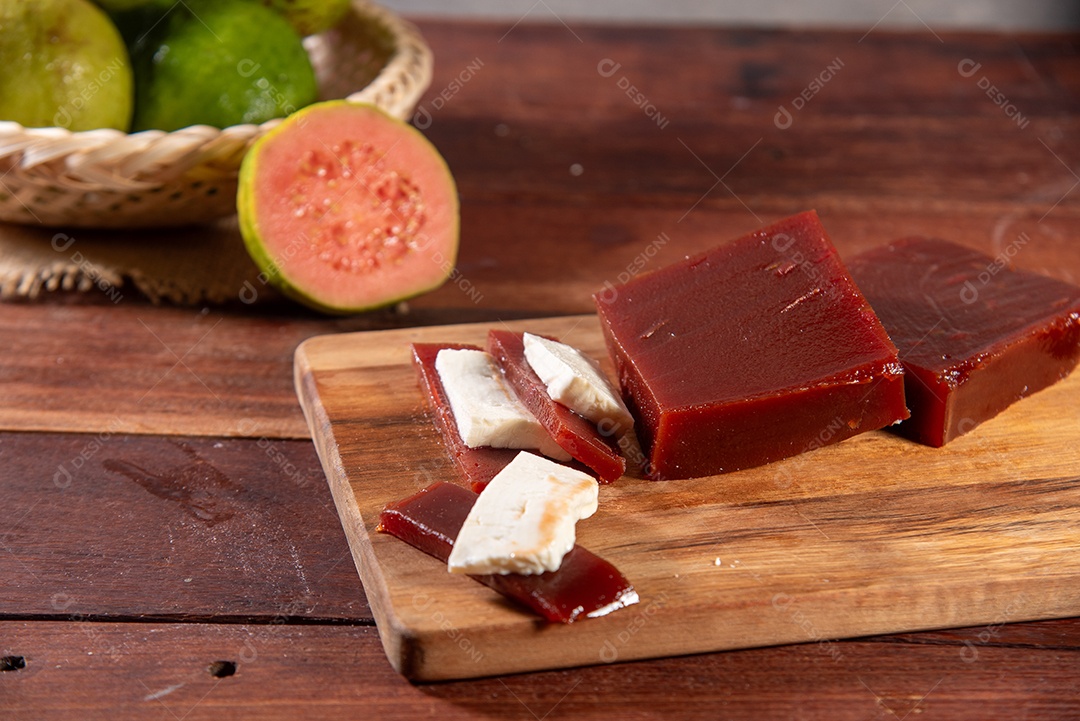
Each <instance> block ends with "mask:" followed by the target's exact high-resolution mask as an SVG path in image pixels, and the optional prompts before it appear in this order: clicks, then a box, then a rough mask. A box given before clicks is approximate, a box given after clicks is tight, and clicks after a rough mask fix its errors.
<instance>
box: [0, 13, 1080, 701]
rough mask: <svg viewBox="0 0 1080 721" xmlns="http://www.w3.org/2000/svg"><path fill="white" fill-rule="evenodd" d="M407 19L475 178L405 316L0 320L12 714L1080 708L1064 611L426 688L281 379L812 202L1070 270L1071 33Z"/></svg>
mask: <svg viewBox="0 0 1080 721" xmlns="http://www.w3.org/2000/svg"><path fill="white" fill-rule="evenodd" d="M540 11H541V10H540V9H537V10H536V13H537V14H539V13H540ZM421 29H422V30H423V32H424V33H425V35H426V37H427V38H428V40H429V42H430V43H431V45H432V47H433V49H434V51H435V57H436V58H437V68H436V74H435V79H434V82H433V84H432V88H431V90H430V91H429V93H428V94H427V96H426V97H425V99H424V101H423V105H422V107H423V111H424V112H422V113H421V115H420V116H418V118H417V122H418V124H420V125H421V126H422V127H424V128H425V132H426V133H427V134H428V136H429V137H430V138H431V139H432V141H433V142H434V143H435V144H436V145H437V146H438V147H439V148H440V149H441V150H442V152H443V153H444V154H445V156H446V158H447V161H448V162H449V164H450V166H451V168H452V169H453V171H454V173H455V175H456V177H457V179H458V183H459V186H460V191H461V197H462V216H463V217H462V230H463V245H462V251H461V257H460V261H459V264H458V270H459V275H458V276H457V277H456V279H455V280H454V281H453V282H451V283H448V284H447V285H445V286H444V287H443V288H441V289H440V290H438V291H437V292H435V293H432V294H430V295H428V296H426V297H424V298H421V299H417V300H415V301H413V302H412V303H410V304H409V311H408V312H407V313H393V312H385V313H377V314H372V315H368V316H364V317H358V318H348V319H326V318H321V317H317V316H315V315H312V314H309V313H306V312H304V311H303V310H300V309H297V308H295V307H293V306H291V305H289V304H288V303H286V302H284V301H280V302H272V303H269V304H262V305H256V306H253V307H248V306H245V305H243V304H240V303H237V304H236V305H235V306H234V307H224V308H223V307H211V308H196V309H188V308H177V307H155V306H152V305H150V304H148V303H145V302H142V301H140V300H138V299H137V298H136V297H135V294H134V293H126V294H125V297H124V299H123V300H122V302H120V303H118V304H114V303H113V302H111V300H110V299H109V298H108V297H105V295H104V294H102V293H98V292H96V291H95V292H90V293H87V294H83V295H74V294H68V295H61V296H54V297H50V298H47V299H43V300H39V301H36V302H22V303H6V304H4V305H2V306H0V337H2V338H3V341H4V350H5V351H6V352H5V353H4V354H3V356H2V358H0V388H2V391H0V420H2V422H3V425H2V428H3V432H2V433H0V489H2V492H3V498H4V505H5V507H6V510H5V512H4V513H3V516H2V521H0V579H3V580H2V586H0V587H2V589H3V591H2V593H0V656H2V661H0V669H3V670H2V671H0V710H3V711H6V712H8V714H7V715H8V716H9V717H11V718H35V719H37V718H80V719H91V718H116V717H136V716H137V717H148V718H164V719H168V718H176V719H181V718H183V719H203V718H240V717H259V718H294V717H296V716H299V715H301V714H302V715H303V717H304V718H309V719H310V718H346V717H350V718H353V717H355V718H373V717H381V718H401V719H412V718H420V717H424V718H427V717H438V718H444V719H449V718H466V717H469V718H472V717H506V718H523V719H528V718H536V719H548V718H550V719H556V718H575V719H576V718H683V717H686V718H698V717H701V718H715V717H717V716H720V715H723V716H725V717H732V718H755V719H756V718H766V717H770V716H775V717H780V718H827V719H848V718H851V719H871V718H893V717H895V718H898V719H901V718H907V717H909V716H910V717H911V718H922V719H930V718H935V719H937V718H940V719H958V718H973V719H974V718H987V717H990V716H994V717H1000V718H1035V717H1038V718H1077V717H1078V716H1080V675H1078V673H1077V669H1078V668H1080V619H1067V620H1057V621H1044V622H1029V623H1010V622H1016V621H1023V620H1024V619H1018V618H1009V617H1003V618H1001V619H1000V623H994V624H991V625H989V626H985V627H979V628H967V629H956V630H948V631H934V632H923V633H908V634H900V635H892V636H884V637H876V638H865V639H858V640H850V641H842V642H839V643H836V644H832V645H829V646H825V645H823V644H816V643H807V644H804V645H796V646H786V647H780V648H766V649H757V650H748V651H738V652H730V653H717V654H709V655H702V656H692V657H682V658H671V659H664V660H656V661H648V662H637V663H627V664H614V665H606V666H595V667H590V668H581V669H571V670H564V671H553V672H544V673H535V674H528V675H519V676H509V677H503V678H489V679H483V680H476V681H466V682H456V683H442V684H434V685H411V684H409V683H408V682H407V681H405V680H403V679H402V678H401V677H399V676H397V675H396V674H395V673H394V672H393V671H392V670H391V668H390V666H389V665H388V663H387V662H386V659H385V657H384V655H383V651H382V648H381V646H380V643H379V639H378V634H377V631H376V629H375V627H374V623H373V620H372V616H371V614H370V612H369V609H368V606H367V603H366V600H365V597H364V591H363V588H362V587H361V584H360V582H359V580H358V578H357V575H356V571H355V569H354V567H353V563H352V560H351V558H350V556H349V551H348V548H347V546H346V543H345V536H344V534H343V533H342V529H341V526H340V523H339V521H338V518H337V515H336V513H335V511H334V508H333V504H332V502H331V499H330V495H329V493H328V490H327V487H326V482H325V479H324V477H323V474H322V471H321V469H320V467H319V463H318V460H317V458H316V455H315V450H314V448H313V446H312V444H311V442H310V440H308V438H307V429H306V427H305V425H304V422H303V418H302V416H301V413H300V410H299V407H298V404H297V402H296V398H295V395H294V392H293V388H292V377H291V364H292V353H293V350H294V348H295V347H296V345H297V344H298V343H299V342H300V341H301V340H303V339H305V338H307V337H310V336H313V335H316V334H321V333H333V332H341V331H350V330H365V329H373V328H387V327H398V326H407V325H431V324H443V323H457V322H465V321H492V320H495V319H507V318H525V317H533V316H551V315H564V314H571V313H580V312H589V311H590V310H591V306H590V300H589V294H590V293H591V292H592V291H594V290H596V289H598V288H600V287H602V285H603V283H604V282H605V281H611V282H617V281H618V280H619V278H620V276H624V275H626V274H633V273H636V272H639V271H640V270H641V269H643V268H647V267H655V266H658V265H660V264H662V263H664V262H667V261H670V260H672V259H675V258H678V257H680V256H682V255H683V254H685V253H688V252H691V251H695V250H699V249H702V248H705V247H708V246H710V245H712V244H715V243H717V242H720V241H722V240H725V239H728V238H732V237H735V236H737V235H739V234H741V233H743V232H745V231H748V230H751V229H753V228H755V227H756V226H758V225H759V224H761V223H763V222H768V221H771V220H775V219H777V218H779V217H782V216H785V215H789V214H792V213H795V212H797V211H800V210H803V209H806V208H811V207H813V208H817V210H818V211H819V212H820V214H821V216H822V218H823V220H824V222H825V224H826V226H827V227H828V228H829V230H830V232H831V234H832V236H833V239H834V241H835V242H836V244H837V246H838V247H839V248H840V250H841V253H842V254H851V253H854V252H857V251H859V250H861V249H864V248H867V247H870V246H872V245H874V244H877V243H880V242H883V241H886V240H889V239H892V238H894V237H898V236H903V235H908V234H934V235H940V236H943V237H948V238H951V239H954V240H957V241H960V242H963V243H966V244H969V245H974V246H982V247H985V248H986V249H987V250H988V251H989V252H990V253H991V254H994V255H997V254H1007V255H1009V256H1010V257H1011V260H1012V261H1013V262H1014V263H1015V264H1016V265H1017V266H1020V267H1024V268H1030V269H1035V270H1038V271H1042V272H1045V273H1047V274H1049V275H1053V276H1056V277H1059V278H1063V279H1067V280H1071V281H1073V282H1078V281H1080V243H1078V242H1077V240H1078V238H1077V232H1078V228H1080V225H1078V223H1080V190H1077V186H1078V184H1080V176H1078V172H1080V141H1078V138H1080V112H1078V111H1080V55H1078V52H1080V51H1078V47H1080V37H1078V36H1076V35H1069V36H1060V35H1059V36H1055V35H1020V36H1013V35H996V34H973V35H972V34H953V33H945V32H940V31H935V30H934V29H931V28H926V29H920V30H919V31H918V32H905V33H899V34H893V33H888V32H885V31H883V30H882V29H880V28H878V27H875V28H871V29H868V30H867V31H862V32H773V31H758V30H749V29H738V30H733V29H693V30H689V29H655V28H621V27H605V26H586V25H576V24H571V25H570V26H567V25H565V24H563V23H561V22H555V21H554V20H552V22H551V23H550V24H546V25H532V24H527V23H525V24H519V25H514V26H512V27H511V26H510V25H509V24H479V23H442V22H440V23H435V22H426V23H422V24H421ZM864 32H865V34H864ZM147 241H148V242H153V234H152V233H150V234H147ZM1072 450H1075V449H1072Z"/></svg>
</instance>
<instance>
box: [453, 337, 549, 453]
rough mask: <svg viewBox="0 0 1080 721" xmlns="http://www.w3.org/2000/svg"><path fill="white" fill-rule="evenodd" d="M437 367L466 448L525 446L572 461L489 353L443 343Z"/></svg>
mask: <svg viewBox="0 0 1080 721" xmlns="http://www.w3.org/2000/svg"><path fill="white" fill-rule="evenodd" d="M435 370H436V372H438V374H439V381H440V382H441V383H442V386H443V390H445V391H446V397H447V399H448V400H449V401H450V410H452V411H453V412H454V420H455V421H456V422H457V429H458V433H459V434H460V435H461V440H463V441H465V445H467V446H468V447H469V448H479V447H480V446H491V447H492V448H528V449H535V450H538V451H540V452H541V453H543V454H544V455H545V456H549V457H551V458H555V459H557V460H560V461H568V460H570V454H569V453H567V452H566V451H564V450H563V449H562V448H560V447H559V444H557V443H556V442H555V439H554V438H552V437H551V435H550V434H549V433H548V432H547V431H546V430H544V427H543V426H541V425H540V421H538V420H536V416H534V415H533V414H532V413H530V412H529V409H528V408H526V407H525V405H524V404H523V403H522V402H521V401H520V400H518V397H517V396H516V395H515V394H514V391H513V390H512V389H511V388H510V386H509V384H508V383H507V382H506V378H505V377H504V376H503V374H502V373H501V372H500V371H499V367H498V366H497V365H496V364H495V359H494V358H492V357H491V354H489V353H485V352H484V351H482V350H470V349H467V348H462V349H455V348H444V349H442V350H441V351H439V354H438V355H437V356H435Z"/></svg>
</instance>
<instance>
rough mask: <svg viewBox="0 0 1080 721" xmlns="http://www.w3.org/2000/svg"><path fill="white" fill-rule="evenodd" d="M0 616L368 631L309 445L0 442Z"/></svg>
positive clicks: (114, 437) (109, 437)
mask: <svg viewBox="0 0 1080 721" xmlns="http://www.w3.org/2000/svg"><path fill="white" fill-rule="evenodd" d="M0 463H2V464H3V470H2V471H0V473H2V476H3V491H4V496H5V498H6V499H7V500H8V503H9V504H11V509H10V510H9V511H8V512H7V513H6V515H5V522H4V523H3V526H2V527H0V578H2V579H3V593H2V594H0V617H9V618H10V617H21V618H27V617H38V618H72V617H74V618H81V619H117V620H123V619H132V618H141V619H146V618H157V619H188V620H193V619H210V618H213V619H218V620H221V621H225V622H240V621H244V620H254V621H258V620H259V619H262V620H263V621H266V620H268V619H277V620H278V621H279V622H285V621H286V620H289V621H292V620H298V621H302V622H310V621H319V620H325V621H328V622H367V623H370V622H371V614H370V611H369V610H368V607H367V600H366V598H365V596H364V590H363V588H362V587H361V585H360V582H359V579H357V577H356V571H355V570H354V567H353V565H352V563H351V559H350V557H349V548H348V546H347V545H346V543H345V539H344V537H343V536H342V534H341V528H340V523H339V522H338V520H337V514H336V512H335V511H334V505H333V501H332V500H331V498H330V494H329V492H328V490H327V488H326V480H325V477H324V476H323V473H322V470H321V469H320V468H319V463H318V459H317V458H316V455H315V449H314V448H313V447H312V445H311V442H310V441H306V440H305V441H282V440H276V439H268V438H258V439H229V438H218V439H212V438H185V437H182V436H173V437H162V436H131V435H124V434H120V433H97V434H54V433H0Z"/></svg>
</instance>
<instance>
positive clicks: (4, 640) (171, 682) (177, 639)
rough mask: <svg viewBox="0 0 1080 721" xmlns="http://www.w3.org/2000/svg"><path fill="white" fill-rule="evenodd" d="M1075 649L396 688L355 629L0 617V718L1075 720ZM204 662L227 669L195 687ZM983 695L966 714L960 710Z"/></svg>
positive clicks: (1048, 629)
mask: <svg viewBox="0 0 1080 721" xmlns="http://www.w3.org/2000/svg"><path fill="white" fill-rule="evenodd" d="M984 638H985V639H986V640H983V639H984ZM1078 645H1080V633H1078V632H1077V627H1076V626H1075V625H1072V626H1071V625H1069V624H1068V623H1066V622H1043V623H1035V624H1025V625H1023V626H1001V627H997V628H994V629H993V633H992V634H991V633H989V632H988V631H987V629H986V628H983V627H980V628H972V629H961V630H957V631H951V632H949V633H948V634H940V633H925V634H910V635H906V636H900V637H896V636H891V637H887V638H869V639H860V640H857V641H844V642H840V643H839V644H838V646H839V650H840V652H839V653H838V654H837V656H836V657H835V658H834V657H831V656H829V655H827V654H824V653H822V650H821V648H820V647H819V646H817V645H815V644H799V645H793V646H785V647H782V648H771V649H753V650H747V651H739V652H732V653H718V654H708V655H699V656H684V657H681V658H668V659H661V660H657V661H652V662H648V663H631V664H612V665H604V666H593V667H589V668H579V669H569V670H562V671H548V672H541V673H535V674H530V675H523V676H522V675H519V676H506V677H499V678H487V679H479V680H471V681H459V682H450V683H441V684H428V685H412V684H410V683H408V682H407V681H406V680H405V679H403V678H402V677H401V676H399V675H398V674H397V673H395V672H394V670H393V669H391V668H390V666H389V665H388V664H387V663H386V659H385V657H384V655H383V651H382V646H381V644H380V643H379V639H378V634H377V633H376V631H375V629H374V628H371V627H340V626H324V625H304V626H296V625H253V624H248V625H232V624H230V625H224V624H205V623H188V624H166V623H95V622H92V621H78V622H23V621H0V657H11V656H18V657H20V658H22V659H23V662H24V664H25V666H24V667H23V668H22V669H20V670H18V671H10V672H5V673H0V704H4V706H0V708H10V709H13V710H17V711H19V712H21V713H22V715H23V716H24V717H27V718H33V719H42V720H50V721H51V719H70V718H79V719H86V720H87V721H97V720H98V719H115V718H117V717H123V718H162V719H174V718H180V719H185V721H200V720H202V719H220V718H223V717H226V716H227V717H229V718H259V719H295V718H297V717H303V718H305V719H341V718H402V719H417V718H441V719H475V718H502V719H513V720H518V719H520V720H521V721H529V720H530V719H531V720H532V721H535V720H536V719H538V718H540V719H552V721H559V720H562V719H611V718H631V719H670V718H679V719H695V720H696V719H709V720H710V721H711V720H712V719H716V718H717V717H718V716H722V717H723V718H725V719H751V720H753V721H758V720H759V719H762V718H785V719H786V718H828V719H837V720H838V721H847V720H848V719H850V720H851V721H866V719H893V718H895V719H899V718H904V717H907V718H918V719H927V718H932V719H958V718H961V719H962V718H985V717H986V716H988V715H992V716H993V717H995V718H1024V716H1025V715H1027V717H1028V718H1062V719H1064V718H1075V717H1076V715H1077V714H1078V713H1080V681H1078V679H1077V677H1076V674H1075V673H1074V666H1075V664H1076V662H1077V661H1080V657H1078V653H1077V651H1076V648H1077V646H1078ZM218 662H230V663H234V664H235V665H236V666H235V673H234V674H233V675H231V676H225V677H215V676H213V675H212V674H211V669H212V668H220V665H219V666H216V667H215V666H214V664H216V663H218ZM1070 664H1072V665H1071V666H1070ZM988 689H992V690H993V692H992V696H991V695H990V694H989V693H988ZM991 698H992V699H993V701H992V704H993V705H992V714H986V713H984V714H982V715H981V716H980V715H979V711H980V706H979V703H973V702H982V703H986V702H987V701H989V700H990V699H991ZM988 708H989V707H981V710H982V711H986V710H988Z"/></svg>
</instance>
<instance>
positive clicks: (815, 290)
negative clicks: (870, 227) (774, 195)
mask: <svg viewBox="0 0 1080 721" xmlns="http://www.w3.org/2000/svg"><path fill="white" fill-rule="evenodd" d="M594 300H595V301H596V306H597V310H598V312H599V315H600V321H601V326H602V327H603V330H604V336H605V340H606V341H607V345H608V350H609V351H610V353H611V356H612V359H613V360H614V363H615V367H616V368H617V370H618V375H619V383H620V385H621V387H622V391H623V395H624V397H625V398H626V401H627V404H628V406H629V407H630V409H631V412H633V414H634V415H635V417H636V418H637V421H638V424H639V426H638V437H639V438H640V440H641V442H642V446H643V448H644V449H645V451H646V454H647V456H648V469H647V473H648V475H649V476H650V477H651V478H654V479H658V480H659V479H674V478H688V477H694V476H705V475H713V474H718V473H726V472H729V471H735V470H739V469H742V468H750V467H752V466H758V465H761V464H764V463H769V462H771V461H775V460H778V459H781V458H786V457H788V456H793V455H796V454H798V453H802V452H803V451H806V450H809V449H812V448H817V447H820V446H824V445H828V444H831V443H836V442H839V441H841V440H844V439H846V438H850V437H851V436H854V435H856V434H858V433H862V432H864V431H869V430H874V429H877V428H882V427H884V426H887V425H891V424H893V423H895V422H897V421H900V420H902V419H904V418H907V416H908V413H907V408H906V407H905V405H904V379H903V368H902V366H901V365H900V362H899V361H898V360H897V355H896V347H895V346H893V344H892V342H891V341H890V340H889V337H888V335H886V333H885V329H884V328H882V326H881V323H880V322H879V321H878V319H877V317H876V316H875V315H874V311H873V310H872V309H871V308H870V305H869V304H868V303H867V302H866V300H865V299H864V298H863V296H862V294H861V293H860V292H859V289H858V288H857V287H856V286H855V283H854V281H852V279H851V276H850V275H849V274H848V272H847V270H846V269H845V268H844V265H843V264H842V263H841V262H840V259H839V257H838V255H837V253H836V249H835V248H834V247H833V245H832V243H831V242H830V240H829V238H828V235H827V234H826V232H825V229H824V228H823V227H822V225H821V222H820V221H819V220H818V216H817V213H815V212H813V211H809V212H806V213H802V214H799V215H796V216H793V217H790V218H787V219H785V220H781V221H779V222H777V223H775V224H773V225H770V226H768V227H765V228H762V229H760V230H758V231H755V232H753V233H750V234H749V235H746V236H744V237H742V238H739V239H737V240H734V241H732V242H730V243H726V244H724V245H720V246H718V247H716V248H713V249H711V250H708V251H706V252H704V253H701V254H698V255H694V256H690V257H687V258H686V259H685V260H682V261H679V262H677V263H673V264H672V265H669V266H666V267H664V268H661V269H659V270H656V271H654V272H651V273H648V274H646V275H641V276H638V277H637V278H634V279H632V280H630V281H629V282H627V283H625V284H624V285H621V286H608V287H606V288H605V290H604V291H601V292H600V293H597V294H596V295H595V296H594Z"/></svg>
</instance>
